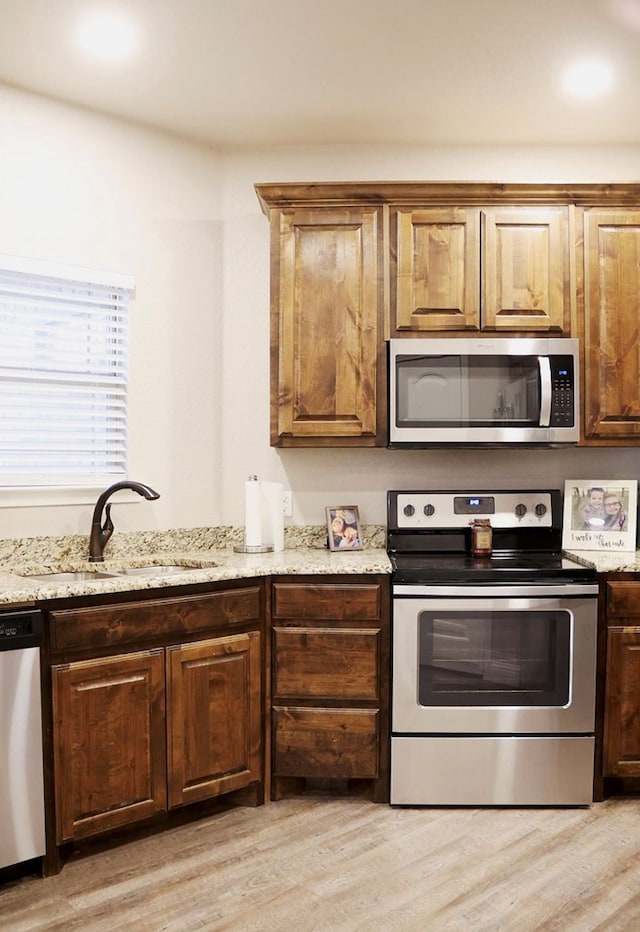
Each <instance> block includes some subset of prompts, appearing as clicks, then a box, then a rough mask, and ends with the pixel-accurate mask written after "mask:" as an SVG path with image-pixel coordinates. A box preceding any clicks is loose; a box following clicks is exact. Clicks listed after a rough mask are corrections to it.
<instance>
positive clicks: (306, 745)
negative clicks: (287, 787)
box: [273, 706, 379, 779]
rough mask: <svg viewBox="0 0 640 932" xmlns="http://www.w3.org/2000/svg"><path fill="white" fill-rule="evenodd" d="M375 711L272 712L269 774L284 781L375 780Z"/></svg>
mask: <svg viewBox="0 0 640 932" xmlns="http://www.w3.org/2000/svg"><path fill="white" fill-rule="evenodd" d="M378 718H379V713H378V711H377V710H375V709H303V708H284V707H280V706H275V707H274V709H273V735H274V742H273V745H274V760H273V773H274V775H276V776H288V777H330V778H354V779H371V778H375V777H377V776H378Z"/></svg>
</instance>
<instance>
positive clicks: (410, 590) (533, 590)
mask: <svg viewBox="0 0 640 932" xmlns="http://www.w3.org/2000/svg"><path fill="white" fill-rule="evenodd" d="M393 594H394V596H399V597H403V596H408V597H411V596H416V597H418V598H422V599H425V598H431V597H432V596H433V597H440V596H445V597H446V596H449V597H450V598H457V599H461V598H467V597H475V598H477V597H478V596H483V597H484V596H486V597H487V598H495V597H505V598H507V597H508V598H514V597H515V598H530V597H532V598H538V597H539V596H556V597H557V598H565V597H566V596H585V595H586V596H593V597H594V598H595V597H596V596H597V595H598V584H597V583H593V584H590V583H561V584H560V585H558V586H545V585H541V586H536V585H527V586H466V585H463V586H430V585H424V584H422V585H419V586H411V585H405V584H402V583H396V584H394V586H393Z"/></svg>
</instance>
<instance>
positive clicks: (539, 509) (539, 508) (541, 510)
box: [533, 502, 547, 518]
mask: <svg viewBox="0 0 640 932" xmlns="http://www.w3.org/2000/svg"><path fill="white" fill-rule="evenodd" d="M533 510H534V511H535V513H536V514H537V516H538V517H539V518H541V517H542V516H543V515H546V513H547V506H546V505H543V504H542V502H540V504H539V505H536V507H535V508H534V509H533Z"/></svg>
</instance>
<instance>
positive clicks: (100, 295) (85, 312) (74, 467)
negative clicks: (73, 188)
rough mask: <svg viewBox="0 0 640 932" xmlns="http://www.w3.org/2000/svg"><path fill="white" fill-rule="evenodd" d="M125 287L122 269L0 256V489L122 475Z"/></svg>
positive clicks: (74, 484)
mask: <svg viewBox="0 0 640 932" xmlns="http://www.w3.org/2000/svg"><path fill="white" fill-rule="evenodd" d="M132 289H133V279H132V278H131V277H130V276H126V275H121V274H116V273H105V272H96V271H93V270H89V269H78V268H73V267H68V266H62V265H56V264H52V263H45V262H34V261H33V260H28V259H19V258H16V257H7V256H0V487H12V488H16V487H18V488H20V487H22V488H24V487H27V488H34V487H50V488H58V489H59V488H61V487H62V488H64V487H67V488H82V487H85V486H92V487H96V486H100V485H105V484H108V483H110V482H113V481H117V479H119V478H124V477H125V476H126V471H127V368H128V305H129V296H130V292H131V290H132Z"/></svg>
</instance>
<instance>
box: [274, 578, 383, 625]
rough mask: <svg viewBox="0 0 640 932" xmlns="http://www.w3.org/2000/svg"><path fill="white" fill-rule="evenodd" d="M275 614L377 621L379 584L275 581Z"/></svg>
mask: <svg viewBox="0 0 640 932" xmlns="http://www.w3.org/2000/svg"><path fill="white" fill-rule="evenodd" d="M273 617H274V618H292V619H301V620H305V619H316V620H318V621H324V620H328V619H334V620H336V621H377V620H378V619H379V618H380V586H379V585H378V584H371V585H366V584H365V585H349V584H345V585H341V584H330V585H327V584H323V585H317V586H316V585H310V584H308V583H274V585H273Z"/></svg>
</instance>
